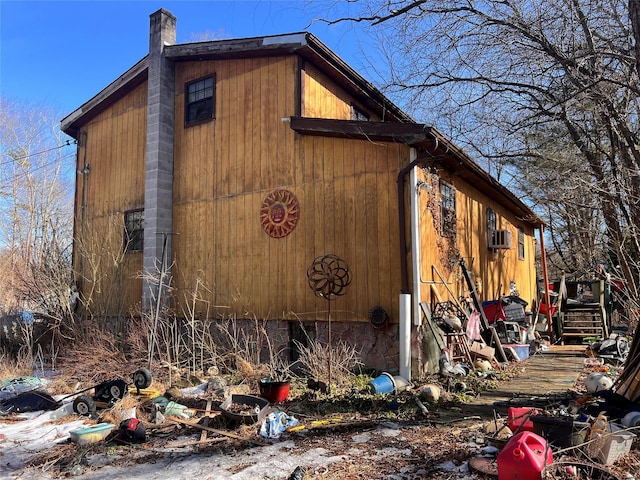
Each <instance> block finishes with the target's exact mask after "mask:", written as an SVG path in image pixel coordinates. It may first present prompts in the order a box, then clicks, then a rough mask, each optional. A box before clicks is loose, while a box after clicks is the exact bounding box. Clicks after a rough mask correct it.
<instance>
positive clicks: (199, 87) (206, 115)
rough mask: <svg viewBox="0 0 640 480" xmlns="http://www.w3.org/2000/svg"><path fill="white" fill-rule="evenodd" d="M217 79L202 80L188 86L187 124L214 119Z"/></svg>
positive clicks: (186, 96) (186, 95)
mask: <svg viewBox="0 0 640 480" xmlns="http://www.w3.org/2000/svg"><path fill="white" fill-rule="evenodd" d="M214 92H215V77H207V78H202V79H200V80H196V81H195V82H191V83H187V85H186V94H185V98H186V112H185V123H186V124H187V125H193V124H195V123H201V122H205V121H207V120H211V119H212V118H214V113H213V111H214V108H213V107H214Z"/></svg>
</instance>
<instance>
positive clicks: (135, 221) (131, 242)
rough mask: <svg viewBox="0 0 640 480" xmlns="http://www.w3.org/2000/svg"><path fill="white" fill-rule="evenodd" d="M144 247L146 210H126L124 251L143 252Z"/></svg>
mask: <svg viewBox="0 0 640 480" xmlns="http://www.w3.org/2000/svg"><path fill="white" fill-rule="evenodd" d="M143 247H144V210H129V211H128V212H124V251H125V252H141V251H142V249H143Z"/></svg>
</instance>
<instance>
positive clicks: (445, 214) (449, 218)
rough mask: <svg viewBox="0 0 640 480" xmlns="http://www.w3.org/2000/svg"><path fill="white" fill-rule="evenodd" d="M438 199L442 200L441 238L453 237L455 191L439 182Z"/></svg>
mask: <svg viewBox="0 0 640 480" xmlns="http://www.w3.org/2000/svg"><path fill="white" fill-rule="evenodd" d="M440 198H441V200H442V236H443V237H455V236H456V232H457V224H456V190H455V188H453V187H452V186H451V185H449V184H448V183H444V182H440Z"/></svg>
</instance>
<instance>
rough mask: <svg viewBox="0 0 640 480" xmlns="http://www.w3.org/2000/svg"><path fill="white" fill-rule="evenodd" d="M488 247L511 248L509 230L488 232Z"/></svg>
mask: <svg viewBox="0 0 640 480" xmlns="http://www.w3.org/2000/svg"><path fill="white" fill-rule="evenodd" d="M489 248H493V249H509V248H511V232H510V231H509V230H493V231H491V232H489Z"/></svg>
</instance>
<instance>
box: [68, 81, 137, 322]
mask: <svg viewBox="0 0 640 480" xmlns="http://www.w3.org/2000/svg"><path fill="white" fill-rule="evenodd" d="M146 107H147V88H146V85H141V86H139V87H137V88H135V89H134V90H133V91H132V92H130V93H129V94H128V95H126V96H125V97H124V98H122V99H121V100H119V101H117V102H116V103H115V104H114V105H112V106H111V107H110V108H109V109H108V110H106V111H105V112H103V113H101V114H99V115H97V116H96V117H95V118H93V119H92V120H91V121H90V122H88V124H87V125H85V126H84V128H83V130H84V131H85V132H86V139H85V142H84V144H81V145H80V146H79V148H78V162H79V163H78V165H77V170H81V169H82V168H83V166H84V161H85V158H86V162H87V163H88V164H89V169H90V170H89V173H87V174H85V175H82V174H78V175H77V188H76V205H77V209H76V239H77V240H76V243H77V245H76V248H75V250H74V252H75V257H74V265H75V267H76V269H77V270H78V278H80V279H83V280H81V282H84V286H83V291H84V292H88V291H90V290H91V289H92V288H93V289H98V292H96V293H99V295H100V296H101V297H102V299H101V300H100V303H101V305H103V306H101V307H97V308H99V309H102V308H105V309H107V310H108V311H110V312H112V311H122V310H123V309H124V310H125V311H126V309H127V307H128V306H129V305H131V304H133V303H134V302H136V301H139V299H140V292H141V285H142V283H141V281H140V279H139V278H138V277H139V272H140V270H141V269H142V256H141V254H139V253H129V254H126V255H124V256H123V255H121V253H122V247H123V234H124V212H125V211H127V210H132V209H136V208H142V207H144V162H145V145H146V142H145V138H146V129H147V113H146V112H147V108H146ZM82 218H84V220H85V222H82V221H80V220H81V219H82ZM79 244H82V247H79ZM85 248H88V249H90V250H91V253H90V254H89V255H83V254H82V250H83V249H85ZM89 257H90V258H89ZM92 266H93V267H94V268H95V267H96V266H98V267H99V268H98V269H97V270H95V271H93V270H92ZM120 277H122V279H120ZM96 278H100V282H99V283H94V280H95V279H96ZM96 298H97V297H96Z"/></svg>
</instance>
